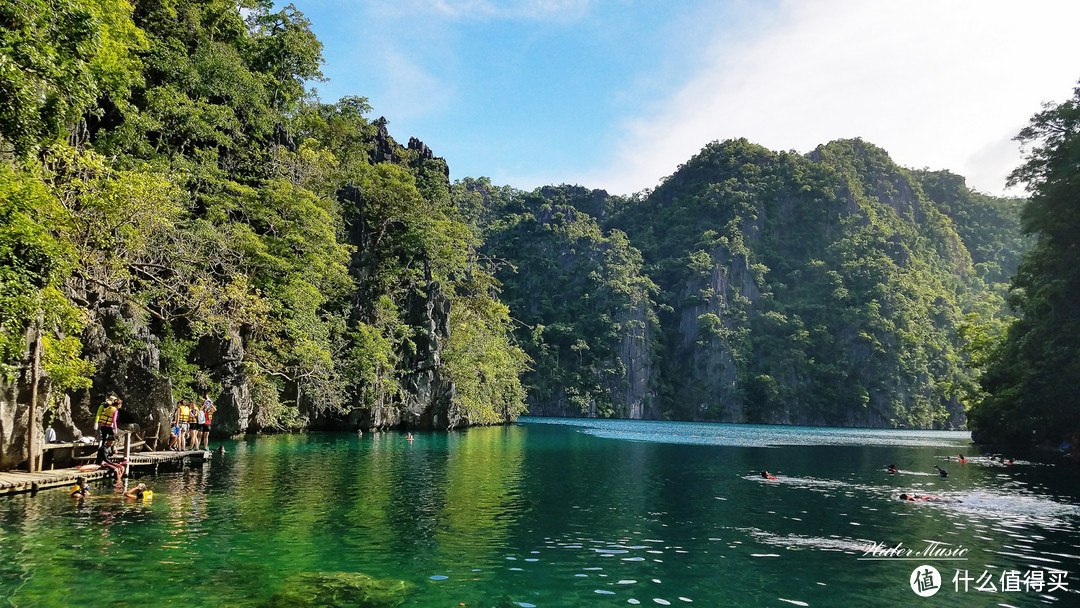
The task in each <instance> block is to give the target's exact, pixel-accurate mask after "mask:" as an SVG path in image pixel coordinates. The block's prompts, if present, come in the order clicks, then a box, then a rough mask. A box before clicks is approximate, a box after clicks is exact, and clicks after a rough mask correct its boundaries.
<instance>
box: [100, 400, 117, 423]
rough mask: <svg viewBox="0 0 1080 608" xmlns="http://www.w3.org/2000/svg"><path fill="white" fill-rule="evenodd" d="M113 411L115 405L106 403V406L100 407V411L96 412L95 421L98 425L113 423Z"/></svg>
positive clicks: (114, 410) (114, 411)
mask: <svg viewBox="0 0 1080 608" xmlns="http://www.w3.org/2000/svg"><path fill="white" fill-rule="evenodd" d="M115 413H116V406H115V405H107V406H105V407H103V408H101V412H100V413H99V414H98V417H97V421H96V422H97V423H98V425H99V426H108V427H111V426H112V425H113V414H115Z"/></svg>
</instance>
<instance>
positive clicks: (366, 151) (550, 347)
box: [0, 0, 1080, 469]
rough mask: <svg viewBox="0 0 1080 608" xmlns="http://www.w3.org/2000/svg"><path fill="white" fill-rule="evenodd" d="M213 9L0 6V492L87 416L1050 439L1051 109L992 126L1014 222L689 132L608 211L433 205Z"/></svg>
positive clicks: (443, 197)
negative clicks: (779, 428)
mask: <svg viewBox="0 0 1080 608" xmlns="http://www.w3.org/2000/svg"><path fill="white" fill-rule="evenodd" d="M241 4H242V5H243V8H244V9H245V10H244V11H242V12H241V11H240V10H238V9H237V5H236V3H234V2H227V1H224V0H175V1H170V2H166V3H161V2H150V1H147V0H137V1H134V2H128V1H120V2H109V3H100V2H93V1H90V0H69V1H67V2H64V3H62V4H61V5H57V6H52V5H46V4H41V3H35V2H30V3H18V4H15V5H12V6H10V7H7V8H5V9H2V12H0V19H2V20H3V22H4V23H5V28H4V30H3V33H2V34H0V37H2V38H0V53H2V54H3V59H4V62H3V65H4V66H5V67H4V68H3V69H2V70H0V101H2V107H0V156H2V162H0V270H2V272H0V372H2V374H0V376H2V377H0V429H2V432H0V469H5V468H11V467H13V466H15V465H17V464H18V463H19V462H21V461H25V460H27V459H28V455H29V460H30V461H33V460H34V455H36V454H38V453H40V450H41V441H42V437H43V434H44V429H46V428H51V429H53V430H55V432H56V434H57V436H58V438H59V439H60V440H72V439H75V438H77V437H79V436H81V435H83V434H84V433H86V432H88V429H89V428H90V427H91V425H92V423H93V415H94V412H95V411H96V409H97V407H98V405H99V404H100V403H101V402H102V401H103V400H104V399H105V397H106V396H107V395H111V394H116V395H119V396H121V397H122V398H123V399H124V400H125V402H126V405H125V408H124V409H125V411H127V412H129V413H130V415H131V420H130V421H129V422H128V424H131V425H137V426H138V428H139V429H140V430H141V432H142V433H143V434H144V435H145V439H146V440H150V439H157V440H159V441H166V440H167V436H168V429H169V427H170V426H171V425H170V424H169V416H170V414H171V413H172V410H173V404H174V403H175V401H176V400H177V399H191V398H192V396H194V395H202V394H205V393H210V394H212V395H213V397H214V401H215V403H216V404H217V407H218V411H217V413H216V415H215V419H214V427H213V433H214V435H215V436H219V437H223V436H237V435H242V434H245V433H262V432H285V431H292V430H301V429H311V430H320V429H327V430H370V429H391V428H393V429H425V430H430V429H436V430H449V429H455V428H462V427H466V426H473V425H495V424H506V423H509V422H512V421H514V420H515V419H516V418H517V417H518V416H520V415H523V414H524V413H525V412H526V411H530V412H532V413H534V414H538V415H575V416H597V417H625V418H649V419H664V418H668V419H681V420H701V421H727V422H752V423H781V424H811V425H840V426H868V427H879V428H899V427H918V428H936V429H956V428H963V427H964V426H965V424H967V423H968V422H969V421H970V422H971V426H972V428H973V430H974V432H975V433H976V434H977V435H978V437H979V439H980V440H985V441H990V442H1006V443H1014V444H1038V443H1047V442H1049V443H1050V444H1052V445H1057V442H1060V441H1063V440H1064V441H1071V442H1072V445H1074V446H1075V444H1076V442H1077V439H1078V438H1077V436H1076V433H1077V432H1080V420H1078V416H1080V414H1078V412H1080V405H1078V404H1077V403H1076V399H1078V398H1080V397H1077V396H1076V395H1075V391H1071V390H1068V389H1069V388H1071V387H1065V386H1064V385H1063V382H1064V380H1063V379H1066V378H1070V377H1076V375H1077V374H1074V373H1072V372H1073V371H1076V372H1078V373H1080V369H1077V368H1076V366H1077V365H1080V363H1078V362H1077V361H1076V358H1075V357H1073V358H1072V360H1069V359H1068V356H1067V353H1070V352H1073V351H1074V350H1075V347H1076V343H1077V334H1078V333H1080V332H1078V331H1077V324H1078V323H1080V321H1077V319H1080V314H1075V312H1076V311H1075V308H1074V307H1075V306H1076V304H1075V303H1074V301H1075V298H1074V299H1073V300H1070V299H1069V297H1068V296H1069V294H1073V293H1076V285H1077V284H1080V279H1078V277H1077V276H1076V274H1077V272H1080V271H1078V270H1077V269H1078V268H1080V264H1077V263H1076V262H1077V261H1078V260H1076V259H1075V257H1076V253H1075V252H1074V251H1073V250H1072V249H1070V247H1072V248H1073V249H1075V247H1074V245H1075V240H1076V238H1077V237H1076V235H1077V234H1080V226H1074V225H1071V224H1069V222H1070V221H1072V220H1071V219H1069V218H1071V217H1072V215H1075V214H1072V215H1070V214H1069V208H1068V204H1069V203H1068V201H1070V200H1071V199H1070V198H1069V193H1070V192H1071V190H1070V187H1069V185H1068V184H1069V183H1071V182H1070V181H1069V180H1070V179H1071V177H1070V176H1072V175H1074V174H1075V171H1074V170H1072V169H1070V167H1071V166H1072V165H1069V162H1068V159H1069V158H1071V156H1070V154H1072V152H1071V150H1072V148H1073V147H1077V146H1078V144H1077V143H1076V142H1075V141H1074V140H1075V139H1076V136H1075V134H1076V133H1077V130H1078V129H1077V118H1076V116H1075V110H1076V100H1075V99H1074V100H1072V101H1069V102H1066V103H1065V104H1062V105H1061V106H1058V107H1056V108H1048V109H1047V110H1046V111H1045V112H1043V113H1041V114H1039V115H1037V116H1036V117H1035V119H1033V121H1032V125H1031V126H1030V127H1029V128H1028V129H1026V130H1025V131H1024V132H1023V133H1021V136H1020V139H1021V141H1023V142H1025V143H1027V144H1030V145H1032V146H1033V149H1032V151H1031V153H1030V155H1029V160H1028V161H1027V163H1026V164H1025V165H1024V166H1023V167H1021V168H1020V169H1018V170H1017V171H1016V173H1014V175H1013V179H1014V181H1015V183H1018V184H1019V183H1024V184H1027V185H1028V187H1029V191H1030V192H1031V193H1032V198H1031V200H1030V201H1027V202H1026V201H1025V200H1023V199H1004V198H997V197H990V196H986V195H983V194H981V193H978V192H975V191H973V190H971V189H969V188H967V186H966V184H965V183H964V180H963V178H962V177H960V176H956V175H953V174H950V173H948V172H943V171H942V172H934V171H930V170H908V169H904V168H901V167H898V166H897V165H895V164H894V163H893V162H892V160H891V159H890V158H889V157H888V154H887V153H886V152H885V151H884V150H881V149H879V148H877V147H875V146H873V145H871V144H869V143H867V142H864V141H862V140H859V139H854V140H840V141H835V142H831V143H828V144H825V145H822V146H819V147H818V148H817V149H815V150H814V151H812V152H810V153H808V154H796V153H793V152H780V153H778V152H773V151H770V150H767V149H764V148H762V147H760V146H756V145H754V144H752V143H750V142H747V141H746V140H731V141H726V142H713V143H710V144H708V145H707V146H705V148H704V149H703V150H702V152H701V153H700V154H698V155H697V156H695V157H694V158H693V159H690V160H689V161H688V162H687V163H686V164H685V165H683V166H681V167H680V168H679V169H678V171H677V172H676V173H675V174H673V175H672V176H671V177H669V178H667V179H666V180H665V181H664V182H663V183H662V184H660V185H659V186H658V187H657V188H656V189H654V190H649V191H645V192H642V193H638V194H635V195H631V196H611V195H608V194H607V193H606V192H604V191H603V190H589V189H586V188H582V187H579V186H558V187H554V186H553V187H545V188H539V189H537V190H536V191H534V192H522V191H519V190H515V189H513V188H511V187H506V186H495V185H493V184H491V183H490V181H489V180H487V179H486V178H479V179H471V178H470V179H466V180H462V181H459V182H456V183H453V184H451V183H450V181H449V170H448V167H447V164H446V161H445V160H444V159H442V158H439V157H437V156H435V155H434V153H433V152H432V150H431V149H430V148H428V146H426V145H425V144H424V143H423V142H421V141H420V140H418V139H416V138H411V139H410V140H409V141H408V143H407V145H404V146H403V145H401V144H400V143H398V142H396V141H395V140H393V139H392V138H391V137H390V136H389V134H388V131H387V128H386V125H387V121H386V119H385V118H378V119H375V120H372V119H370V118H369V117H368V115H369V114H370V113H371V112H372V108H371V106H370V105H369V103H368V101H367V99H365V98H363V97H359V96H348V97H343V98H342V99H340V100H338V101H337V102H334V103H324V102H322V101H321V100H320V99H318V98H317V97H316V96H315V95H314V93H313V92H312V91H310V90H309V89H308V85H309V83H311V82H314V81H318V80H320V79H321V78H322V74H321V71H320V65H321V64H322V55H321V51H322V44H321V43H320V42H319V41H318V39H317V38H316V37H315V36H314V34H313V33H312V31H311V28H310V23H309V22H308V20H307V19H306V18H305V17H304V15H303V13H302V12H301V11H300V10H297V8H296V7H295V6H294V5H291V4H290V5H288V6H285V7H284V8H280V9H278V10H274V8H273V7H272V5H271V4H270V3H268V2H261V1H258V2H256V1H252V2H244V3H241ZM1078 95H1080V93H1078ZM1070 171H1072V172H1071V173H1070ZM1025 205H1026V206H1025ZM1021 260H1023V261H1021ZM1018 268H1019V271H1018V272H1017V269H1018ZM1014 274H1015V276H1014ZM1010 277H1012V279H1011V280H1012V283H1011V285H1010ZM1058 278H1060V280H1057V279H1058ZM1047 285H1049V286H1050V287H1046V286H1047ZM1047 311H1049V313H1047ZM1018 317H1020V318H1021V320H1020V321H1017V318H1018ZM1033 344H1038V345H1040V346H1032V345H1033ZM1070 349H1071V350H1070ZM969 412H970V414H969ZM132 428H133V427H132Z"/></svg>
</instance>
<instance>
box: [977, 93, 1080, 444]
mask: <svg viewBox="0 0 1080 608" xmlns="http://www.w3.org/2000/svg"><path fill="white" fill-rule="evenodd" d="M1017 140H1019V141H1020V142H1021V143H1023V144H1024V145H1025V146H1029V148H1028V151H1027V154H1026V158H1025V162H1024V163H1023V164H1022V165H1021V166H1020V167H1019V168H1018V169H1016V170H1015V171H1014V172H1013V173H1012V175H1011V176H1010V181H1011V182H1012V183H1013V184H1020V183H1023V184H1025V185H1026V187H1027V189H1028V192H1029V193H1030V194H1031V197H1030V198H1029V199H1028V202H1027V204H1026V205H1025V206H1024V209H1023V213H1022V216H1021V217H1022V223H1023V230H1024V233H1025V234H1028V235H1032V236H1033V237H1034V238H1035V245H1034V247H1033V248H1032V249H1031V251H1029V252H1027V253H1025V254H1024V256H1023V259H1022V261H1021V262H1020V264H1019V267H1018V268H1017V272H1016V274H1015V275H1014V276H1013V278H1012V283H1011V285H1010V292H1009V304H1010V306H1011V307H1012V308H1013V309H1014V310H1015V311H1016V313H1017V316H1018V317H1019V319H1018V320H1017V321H1016V322H1015V323H1013V324H1012V325H1011V326H1010V327H1009V328H1008V331H1007V333H1006V335H1005V339H1004V340H1003V341H1002V342H1001V343H1000V345H999V346H998V347H997V348H996V350H994V351H992V353H991V354H990V357H989V362H988V366H987V371H986V373H985V374H984V375H983V377H982V387H983V388H984V389H985V391H986V392H987V393H988V394H987V396H986V398H985V399H983V401H982V402H981V403H980V404H979V405H978V407H976V408H974V409H973V411H972V412H971V426H972V429H973V435H974V436H975V437H976V438H977V439H979V440H982V441H1000V442H1011V443H1037V442H1052V443H1055V444H1056V443H1057V442H1058V441H1061V440H1063V439H1071V440H1073V441H1075V439H1076V436H1077V435H1076V434H1077V433H1078V432H1080V401H1078V397H1077V393H1076V391H1075V389H1074V387H1073V385H1072V384H1073V382H1072V381H1073V379H1074V378H1076V377H1077V374H1078V373H1080V357H1078V356H1077V355H1078V350H1077V345H1078V344H1080V310H1078V308H1077V307H1078V306H1080V207H1078V205H1077V192H1078V191H1080V170H1078V169H1077V167H1080V87H1078V88H1076V89H1075V90H1074V91H1073V97H1072V98H1071V99H1069V100H1067V101H1065V102H1063V103H1061V104H1058V105H1049V106H1047V107H1046V108H1045V109H1044V110H1043V111H1042V112H1039V113H1038V114H1036V115H1035V116H1034V117H1033V118H1032V119H1031V123H1030V124H1029V125H1028V126H1027V127H1025V128H1024V129H1023V130H1022V131H1021V132H1020V134H1019V135H1018V136H1017Z"/></svg>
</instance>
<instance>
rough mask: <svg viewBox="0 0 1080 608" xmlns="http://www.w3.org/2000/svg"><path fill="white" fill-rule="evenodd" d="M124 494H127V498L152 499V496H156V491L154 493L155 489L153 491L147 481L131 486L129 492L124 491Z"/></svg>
mask: <svg viewBox="0 0 1080 608" xmlns="http://www.w3.org/2000/svg"><path fill="white" fill-rule="evenodd" d="M124 496H126V497H127V498H134V499H140V498H141V499H144V500H150V499H151V498H153V497H154V493H153V491H151V490H150V489H148V488H147V487H146V484H145V483H140V484H139V485H137V486H135V487H134V488H131V489H130V490H128V491H127V492H124Z"/></svg>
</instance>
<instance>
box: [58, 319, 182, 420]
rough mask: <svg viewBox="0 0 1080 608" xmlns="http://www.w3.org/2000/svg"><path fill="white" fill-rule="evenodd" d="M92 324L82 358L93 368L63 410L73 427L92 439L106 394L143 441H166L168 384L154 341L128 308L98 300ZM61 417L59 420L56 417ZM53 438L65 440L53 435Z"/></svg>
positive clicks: (88, 330) (169, 396)
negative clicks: (116, 399) (118, 402)
mask: <svg viewBox="0 0 1080 608" xmlns="http://www.w3.org/2000/svg"><path fill="white" fill-rule="evenodd" d="M92 318H93V322H92V323H90V324H88V325H87V327H86V329H85V330H84V331H83V335H82V342H83V356H84V357H85V358H86V359H88V360H90V361H91V362H93V363H94V365H95V366H96V368H97V371H96V373H95V374H94V376H93V378H92V380H93V384H92V385H91V387H90V388H89V389H83V390H78V391H75V392H74V393H72V395H71V399H70V405H69V407H68V408H67V410H68V413H69V414H70V419H71V421H72V423H73V424H74V426H75V427H76V428H78V429H79V431H81V433H82V434H84V435H92V434H93V433H94V431H93V425H94V414H95V413H96V412H97V408H98V406H99V405H101V404H102V403H103V402H104V401H105V399H106V398H107V397H108V396H109V395H116V396H118V397H120V398H121V399H123V401H124V406H123V409H124V411H125V412H127V413H128V414H129V415H130V420H132V421H133V422H132V423H131V424H129V425H127V426H128V429H129V430H138V431H139V432H140V434H141V435H142V436H143V437H145V438H146V439H147V440H148V441H149V440H153V439H154V438H155V437H156V438H158V439H159V440H165V439H167V437H168V432H169V425H170V414H171V413H172V409H173V408H172V404H171V401H172V383H171V382H169V380H168V379H167V378H166V377H165V376H164V375H163V374H162V373H161V351H160V349H159V348H158V338H157V336H154V335H153V334H152V333H151V330H150V328H149V327H148V326H147V325H146V323H145V322H143V321H142V320H141V315H140V314H138V311H136V310H134V309H132V308H131V307H130V306H129V305H127V304H125V303H122V302H118V301H109V300H100V301H98V302H97V303H96V306H95V307H94V308H93V309H92ZM61 418H62V416H61ZM58 437H59V438H61V439H65V438H66V437H64V436H63V434H61V433H60V431H58Z"/></svg>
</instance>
